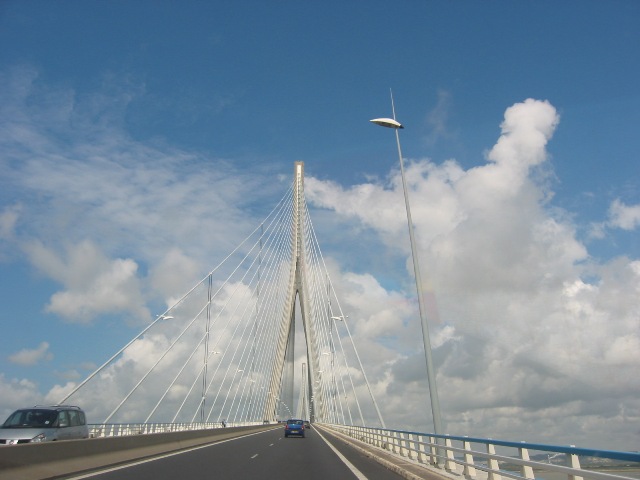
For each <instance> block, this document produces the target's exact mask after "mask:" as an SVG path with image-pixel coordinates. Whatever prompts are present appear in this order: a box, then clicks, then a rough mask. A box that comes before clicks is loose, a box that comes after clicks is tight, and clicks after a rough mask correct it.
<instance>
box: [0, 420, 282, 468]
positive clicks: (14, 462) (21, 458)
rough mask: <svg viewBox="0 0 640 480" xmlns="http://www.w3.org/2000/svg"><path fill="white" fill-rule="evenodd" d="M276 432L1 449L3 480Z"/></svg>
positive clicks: (231, 431) (243, 430) (245, 430)
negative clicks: (254, 434)
mask: <svg viewBox="0 0 640 480" xmlns="http://www.w3.org/2000/svg"><path fill="white" fill-rule="evenodd" d="M274 428H277V426H276V425H257V426H250V427H233V428H218V429H214V430H192V431H185V432H170V433H152V434H148V435H131V436H126V437H107V438H90V439H87V440H67V441H59V442H47V443H27V444H22V445H7V446H3V447H0V480H5V479H6V480H43V479H47V478H51V477H57V476H62V475H70V474H73V473H79V472H84V471H89V470H94V469H97V468H101V467H106V466H109V465H117V464H121V463H126V462H130V461H134V460H138V459H141V458H145V457H151V456H154V455H160V454H163V453H169V452H174V451H178V450H183V449H186V448H190V447H195V446H198V445H205V444H208V443H215V442H219V441H221V440H226V439H229V438H235V437H241V436H243V435H247V434H250V433H256V432H262V431H266V430H272V429H274Z"/></svg>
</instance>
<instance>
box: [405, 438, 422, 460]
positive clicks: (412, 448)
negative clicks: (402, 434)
mask: <svg viewBox="0 0 640 480" xmlns="http://www.w3.org/2000/svg"><path fill="white" fill-rule="evenodd" d="M407 436H408V444H409V458H410V459H411V460H417V459H418V451H419V450H418V448H419V446H418V442H417V438H418V436H417V435H415V434H413V433H409V434H407Z"/></svg>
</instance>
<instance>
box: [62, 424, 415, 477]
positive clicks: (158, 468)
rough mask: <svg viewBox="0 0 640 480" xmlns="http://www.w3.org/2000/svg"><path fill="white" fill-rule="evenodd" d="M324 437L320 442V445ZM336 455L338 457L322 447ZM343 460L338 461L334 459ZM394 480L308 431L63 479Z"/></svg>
mask: <svg viewBox="0 0 640 480" xmlns="http://www.w3.org/2000/svg"><path fill="white" fill-rule="evenodd" d="M322 437H324V438H325V439H326V441H325V440H323V438H322ZM327 441H328V442H329V443H330V444H331V445H332V446H333V447H334V448H335V449H337V450H338V451H339V452H340V455H339V454H337V453H335V451H334V450H333V449H332V448H331V447H330V446H329V445H328V444H327ZM341 456H342V457H343V458H345V459H346V463H345V461H343V460H342V459H341V458H340V457H341ZM132 478H135V479H136V480H162V479H167V480H168V479H171V480H175V479H178V480H190V479H203V478H220V479H242V480H251V479H265V478H268V479H271V478H274V479H275V478H277V479H282V480H288V479H291V480H293V479H296V480H299V479H304V480H327V479H331V480H334V479H335V480H341V479H353V478H357V479H361V480H364V479H370V480H372V479H376V480H398V479H400V478H402V477H400V476H399V475H397V474H396V473H393V472H391V471H390V470H387V469H386V468H385V467H384V466H382V465H380V464H378V463H377V462H375V461H374V460H371V459H370V458H367V457H365V456H364V455H362V454H361V453H359V452H358V451H357V450H355V449H353V448H351V447H349V446H348V445H345V444H344V443H343V442H340V441H338V440H337V439H335V437H330V436H329V435H327V434H321V433H320V432H319V431H318V430H316V429H314V428H312V429H311V430H309V431H308V432H307V435H306V437H305V438H298V437H290V438H284V435H283V427H278V428H275V429H273V430H269V431H266V432H261V433H255V434H251V435H247V436H244V437H240V438H237V439H232V440H227V441H223V442H218V443H214V444H211V445H207V446H203V447H198V448H194V449H190V450H187V451H183V452H177V453H173V454H169V455H163V456H160V457H155V458H152V459H147V460H142V461H138V462H136V463H132V464H127V465H121V466H118V467H116V468H111V469H102V470H100V471H97V472H92V473H90V474H86V475H80V476H72V477H68V479H70V480H71V479H74V480H80V479H93V480H122V479H132Z"/></svg>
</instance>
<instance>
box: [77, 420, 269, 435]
mask: <svg viewBox="0 0 640 480" xmlns="http://www.w3.org/2000/svg"><path fill="white" fill-rule="evenodd" d="M251 425H261V423H259V422H236V423H225V422H206V423H108V424H90V425H89V437H91V438H100V437H123V436H127V435H146V434H151V433H168V432H184V431H188V430H210V429H214V428H225V427H246V426H251Z"/></svg>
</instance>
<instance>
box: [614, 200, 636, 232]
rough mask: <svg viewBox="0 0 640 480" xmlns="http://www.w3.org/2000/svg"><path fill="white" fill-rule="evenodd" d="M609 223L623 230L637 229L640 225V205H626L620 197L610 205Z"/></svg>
mask: <svg viewBox="0 0 640 480" xmlns="http://www.w3.org/2000/svg"><path fill="white" fill-rule="evenodd" d="M608 225H609V226H610V227H613V228H621V229H623V230H635V229H636V228H637V227H638V226H639V225H640V205H626V204H624V203H623V202H622V201H621V200H620V199H616V200H614V201H613V203H612V204H611V206H610V207H609V221H608Z"/></svg>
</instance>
